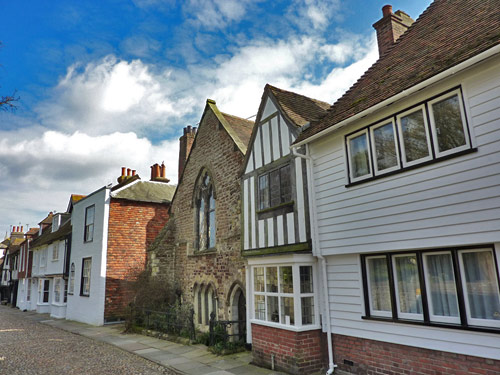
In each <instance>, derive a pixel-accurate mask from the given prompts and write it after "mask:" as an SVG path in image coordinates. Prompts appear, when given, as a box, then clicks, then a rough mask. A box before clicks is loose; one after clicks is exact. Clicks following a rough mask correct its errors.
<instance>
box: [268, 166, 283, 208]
mask: <svg viewBox="0 0 500 375" xmlns="http://www.w3.org/2000/svg"><path fill="white" fill-rule="evenodd" d="M269 179H270V189H269V190H270V191H271V192H270V194H271V207H274V206H277V205H279V204H280V203H281V193H280V171H279V169H277V170H275V171H272V172H271V173H269Z"/></svg>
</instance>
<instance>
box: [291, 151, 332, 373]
mask: <svg viewBox="0 0 500 375" xmlns="http://www.w3.org/2000/svg"><path fill="white" fill-rule="evenodd" d="M291 150H292V154H293V155H294V156H296V157H299V158H302V159H305V160H306V166H307V167H306V169H307V180H308V186H309V194H308V198H309V214H310V216H311V233H312V255H313V256H314V257H316V258H318V259H319V260H320V262H321V276H322V279H323V280H322V283H323V293H324V294H323V300H324V303H325V320H324V322H325V325H326V334H327V342H328V371H327V372H326V375H331V374H333V372H334V371H335V367H337V365H336V364H335V363H333V344H332V327H331V324H330V306H329V305H330V303H329V298H328V277H327V273H326V259H325V257H323V255H321V251H320V246H319V236H318V233H317V228H318V225H317V224H318V220H317V215H316V206H315V205H314V202H316V189H315V188H314V181H313V175H312V163H313V160H312V158H311V156H310V155H309V147H308V145H306V154H305V155H304V154H300V153H298V152H297V146H295V145H294V146H292V147H291Z"/></svg>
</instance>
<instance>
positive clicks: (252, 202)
mask: <svg viewBox="0 0 500 375" xmlns="http://www.w3.org/2000/svg"><path fill="white" fill-rule="evenodd" d="M254 179H255V177H250V178H249V179H248V180H249V185H250V186H249V189H250V223H251V224H250V228H251V233H252V243H251V244H250V246H251V247H250V248H252V249H254V248H257V231H256V228H255V182H254Z"/></svg>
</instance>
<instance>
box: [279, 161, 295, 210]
mask: <svg viewBox="0 0 500 375" xmlns="http://www.w3.org/2000/svg"><path fill="white" fill-rule="evenodd" d="M280 180H281V203H286V202H290V201H291V200H292V186H291V183H290V166H289V165H287V166H285V167H282V168H280Z"/></svg>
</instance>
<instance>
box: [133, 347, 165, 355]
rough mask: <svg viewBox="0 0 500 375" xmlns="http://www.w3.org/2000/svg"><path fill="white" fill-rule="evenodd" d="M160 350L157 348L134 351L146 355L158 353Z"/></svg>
mask: <svg viewBox="0 0 500 375" xmlns="http://www.w3.org/2000/svg"><path fill="white" fill-rule="evenodd" d="M158 352H160V349H156V348H147V349H139V350H134V353H135V354H139V355H140V356H145V354H151V353H158Z"/></svg>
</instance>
